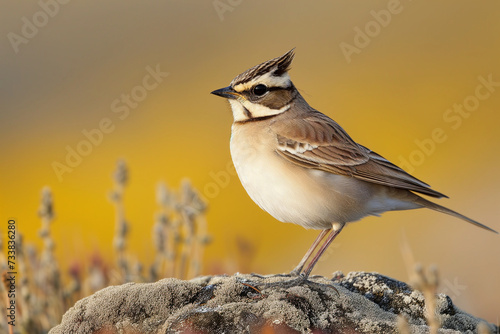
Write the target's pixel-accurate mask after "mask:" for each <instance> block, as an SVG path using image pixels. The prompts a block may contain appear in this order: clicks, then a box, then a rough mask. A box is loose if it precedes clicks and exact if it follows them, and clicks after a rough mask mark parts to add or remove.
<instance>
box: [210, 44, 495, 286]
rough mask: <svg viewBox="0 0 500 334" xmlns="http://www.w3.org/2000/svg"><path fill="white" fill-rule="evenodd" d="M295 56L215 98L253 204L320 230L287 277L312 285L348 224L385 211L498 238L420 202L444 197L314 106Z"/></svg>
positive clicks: (239, 79)
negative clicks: (296, 76)
mask: <svg viewBox="0 0 500 334" xmlns="http://www.w3.org/2000/svg"><path fill="white" fill-rule="evenodd" d="M294 55H295V48H294V49H291V50H290V51H288V52H286V53H285V54H284V55H282V56H280V57H277V58H273V59H271V60H268V61H266V62H263V63H261V64H259V65H256V66H254V67H252V68H250V69H248V70H246V71H245V72H243V73H241V74H239V75H237V76H236V77H235V78H234V79H233V80H232V81H231V83H230V84H229V86H228V87H225V88H221V89H217V90H214V91H213V92H211V94H214V95H217V96H220V97H223V98H226V99H227V100H228V101H229V103H230V107H231V110H232V115H233V124H232V126H231V139H230V151H231V158H232V161H233V164H234V167H235V169H236V172H237V175H238V177H239V179H240V181H241V184H242V185H243V187H244V188H245V190H246V192H247V193H248V195H249V196H250V198H251V199H252V200H253V201H254V202H255V203H256V204H257V205H258V206H259V207H260V208H261V209H263V210H264V211H266V212H267V213H269V214H270V215H271V216H273V217H274V218H275V219H277V220H279V221H281V222H288V223H294V224H298V225H300V226H303V227H304V228H306V229H317V230H321V232H320V234H319V235H318V237H317V238H316V240H315V241H314V242H313V244H312V245H311V247H310V248H309V249H308V251H307V252H306V253H305V255H304V257H303V258H302V260H301V261H300V262H299V264H298V265H297V266H296V267H295V268H294V269H293V270H292V272H291V273H290V275H292V276H299V275H301V276H302V277H304V278H305V279H307V277H309V275H310V273H311V271H312V270H313V268H314V266H315V264H316V263H317V262H318V260H319V258H320V257H321V255H322V254H323V253H324V252H325V250H326V249H327V248H328V246H329V245H330V244H331V243H332V241H333V240H334V239H335V237H336V236H337V235H338V234H339V233H340V232H341V231H342V229H343V228H344V227H345V226H346V225H347V224H349V223H351V222H355V221H358V220H360V219H362V218H364V217H366V216H379V215H381V214H382V213H384V212H386V211H396V210H410V209H418V208H428V209H431V210H435V211H438V212H441V213H445V214H448V215H451V216H454V217H456V218H459V219H462V220H464V221H466V222H469V223H471V224H473V225H475V226H478V227H481V228H483V229H486V230H488V231H491V232H495V233H498V232H496V231H495V230H493V229H491V228H490V227H488V226H486V225H483V224H481V223H479V222H477V221H475V220H473V219H470V218H468V217H466V216H464V215H462V214H460V213H458V212H456V211H453V210H450V209H448V208H446V207H444V206H441V205H439V204H436V203H434V202H432V201H429V200H428V199H426V198H424V197H422V196H421V195H425V196H429V197H433V198H443V197H447V196H446V195H444V194H442V193H440V192H437V191H435V190H433V189H431V187H430V186H429V185H428V184H427V183H424V182H422V181H420V180H419V179H417V178H415V177H413V176H412V175H410V174H409V173H407V172H406V171H404V170H403V169H401V168H399V167H398V166H396V165H395V164H393V163H391V162H390V161H388V160H387V159H385V158H384V157H382V156H381V155H379V154H377V153H375V152H374V151H372V150H370V149H369V148H367V147H365V146H363V145H361V144H358V143H356V142H355V141H354V140H353V139H352V138H351V137H350V136H349V135H348V134H347V132H346V131H345V130H344V129H343V128H342V127H341V126H340V125H339V124H338V123H337V122H335V121H334V120H333V119H331V118H330V117H328V116H327V115H325V114H323V113H321V112H319V111H318V110H316V109H314V108H313V107H311V106H310V105H309V104H308V103H307V102H306V100H305V99H304V98H303V97H302V95H301V94H300V93H299V91H298V90H297V88H296V87H295V85H294V84H293V82H292V81H291V79H290V75H289V70H290V66H291V63H292V60H293V58H294Z"/></svg>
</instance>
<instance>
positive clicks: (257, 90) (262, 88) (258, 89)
mask: <svg viewBox="0 0 500 334" xmlns="http://www.w3.org/2000/svg"><path fill="white" fill-rule="evenodd" d="M253 93H254V94H255V95H257V96H262V95H264V94H266V93H267V86H266V85H263V84H259V85H257V86H255V87H254V88H253Z"/></svg>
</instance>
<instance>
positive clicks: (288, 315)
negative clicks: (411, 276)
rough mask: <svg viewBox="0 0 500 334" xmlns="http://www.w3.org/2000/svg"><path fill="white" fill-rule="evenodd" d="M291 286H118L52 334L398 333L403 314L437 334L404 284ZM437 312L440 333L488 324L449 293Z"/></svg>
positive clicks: (71, 313) (362, 275) (367, 281)
mask: <svg viewBox="0 0 500 334" xmlns="http://www.w3.org/2000/svg"><path fill="white" fill-rule="evenodd" d="M291 279H292V278H290V277H287V276H284V277H280V276H269V277H262V276H254V275H244V274H236V275H233V276H205V277H199V278H196V279H193V280H190V281H182V280H178V279H174V278H167V279H163V280H160V281H158V282H156V283H140V284H136V283H128V284H124V285H120V286H111V287H108V288H105V289H103V290H100V291H98V292H96V293H95V294H93V295H91V296H89V297H87V298H84V299H82V300H80V301H78V302H77V303H76V304H75V306H73V307H72V308H71V309H70V310H68V312H66V314H65V315H64V317H63V319H62V322H61V324H59V325H58V326H56V327H54V328H53V329H52V330H51V331H50V332H49V334H77V333H78V334H80V333H81V334H84V333H85V334H91V333H92V334H94V333H95V334H108V333H110V334H111V333H127V334H138V333H147V334H153V333H155V334H157V333H162V334H163V333H398V327H397V323H398V315H399V314H406V317H407V321H408V323H409V328H410V331H411V333H428V332H429V328H428V327H427V325H426V320H425V315H424V305H425V301H424V297H423V295H422V293H420V292H419V291H416V290H413V289H412V288H411V287H410V286H409V285H407V284H405V283H403V282H400V281H397V280H394V279H391V278H389V277H386V276H383V275H379V274H377V273H366V272H352V273H349V274H348V275H347V276H344V275H343V274H342V273H340V272H338V273H335V274H334V277H333V279H327V278H325V277H321V276H314V277H311V278H310V282H313V283H310V284H308V283H305V282H302V283H301V284H299V285H295V286H286V283H285V284H283V283H276V282H287V281H288V282H289V281H290V280H291ZM268 283H272V284H275V285H274V286H271V285H268V286H263V284H268ZM276 284H278V285H277V286H276ZM279 284H281V285H279ZM436 305H437V307H436V312H437V313H438V314H439V317H440V320H441V324H442V327H441V329H440V330H439V333H477V326H478V324H479V323H481V322H484V321H483V320H481V319H479V318H476V317H474V316H472V315H469V314H467V313H465V312H463V311H461V310H459V309H458V308H457V307H456V306H455V305H453V303H452V300H451V299H450V298H449V297H448V296H446V295H444V294H439V295H438V296H437V297H436ZM487 326H488V327H489V329H490V331H491V332H492V333H497V332H495V331H498V327H496V326H495V325H492V324H487Z"/></svg>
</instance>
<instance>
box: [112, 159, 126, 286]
mask: <svg viewBox="0 0 500 334" xmlns="http://www.w3.org/2000/svg"><path fill="white" fill-rule="evenodd" d="M113 181H114V189H113V191H112V193H111V200H112V201H113V203H114V205H115V211H116V222H115V236H114V247H115V251H116V261H117V267H118V270H119V274H120V276H121V277H120V278H119V280H120V281H121V282H122V283H123V282H127V281H128V279H129V277H130V273H129V263H128V261H127V258H126V255H125V254H126V246H127V245H126V237H127V234H128V223H127V221H126V220H125V209H124V205H123V195H124V189H125V186H126V184H127V182H128V169H127V165H126V164H125V162H124V161H123V160H118V162H117V165H116V170H115V172H114V174H113Z"/></svg>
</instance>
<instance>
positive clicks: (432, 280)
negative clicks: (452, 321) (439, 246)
mask: <svg viewBox="0 0 500 334" xmlns="http://www.w3.org/2000/svg"><path fill="white" fill-rule="evenodd" d="M415 274H416V278H415V283H414V284H413V285H414V287H415V288H416V289H418V290H420V291H421V292H422V293H423V294H424V298H425V310H426V313H425V316H426V318H427V324H428V325H429V333H430V334H437V333H438V329H439V327H440V326H441V324H440V321H439V319H438V318H437V316H436V291H437V287H438V285H439V280H438V272H437V269H436V267H434V266H431V267H430V268H429V270H428V272H427V275H426V274H425V273H424V270H423V268H422V266H420V265H416V266H415Z"/></svg>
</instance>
